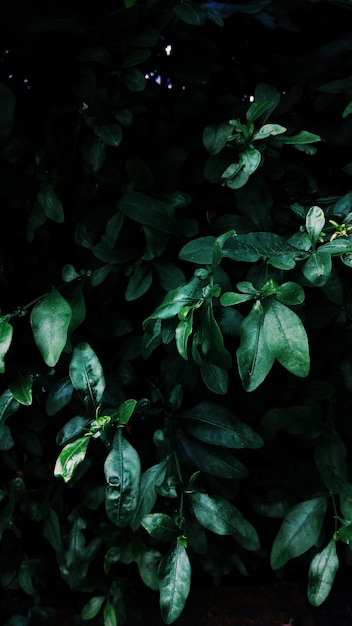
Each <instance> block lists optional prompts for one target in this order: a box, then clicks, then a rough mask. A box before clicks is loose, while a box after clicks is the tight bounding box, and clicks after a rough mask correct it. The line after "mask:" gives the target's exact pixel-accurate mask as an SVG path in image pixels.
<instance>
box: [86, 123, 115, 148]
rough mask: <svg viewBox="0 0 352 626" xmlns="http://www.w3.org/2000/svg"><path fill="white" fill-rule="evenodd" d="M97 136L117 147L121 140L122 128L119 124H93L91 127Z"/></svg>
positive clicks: (109, 144)
mask: <svg viewBox="0 0 352 626" xmlns="http://www.w3.org/2000/svg"><path fill="white" fill-rule="evenodd" d="M93 130H94V132H95V134H96V135H97V137H99V138H100V139H101V140H102V141H103V142H104V143H106V144H107V145H108V146H114V147H117V146H119V145H120V143H121V140H122V128H121V126H120V124H104V125H102V126H94V128H93Z"/></svg>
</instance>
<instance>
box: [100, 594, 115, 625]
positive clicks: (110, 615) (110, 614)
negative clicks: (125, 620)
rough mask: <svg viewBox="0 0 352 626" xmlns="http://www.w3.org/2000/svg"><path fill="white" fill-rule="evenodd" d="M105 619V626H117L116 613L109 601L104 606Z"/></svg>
mask: <svg viewBox="0 0 352 626" xmlns="http://www.w3.org/2000/svg"><path fill="white" fill-rule="evenodd" d="M103 618H104V626H117V618H116V612H115V609H114V607H113V605H112V604H111V602H110V601H109V600H107V602H106V604H105V606H104V612H103Z"/></svg>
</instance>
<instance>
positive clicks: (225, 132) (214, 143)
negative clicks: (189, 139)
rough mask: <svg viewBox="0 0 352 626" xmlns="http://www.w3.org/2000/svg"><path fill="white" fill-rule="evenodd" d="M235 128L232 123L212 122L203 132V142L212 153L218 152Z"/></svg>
mask: <svg viewBox="0 0 352 626" xmlns="http://www.w3.org/2000/svg"><path fill="white" fill-rule="evenodd" d="M232 131H233V128H232V126H231V124H229V123H228V122H225V123H223V124H212V125H210V126H206V128H205V129H204V132H203V144H204V146H205V147H206V149H207V150H208V152H209V153H210V154H218V153H219V152H220V151H221V150H222V149H223V148H224V147H225V146H226V144H227V142H228V140H229V139H230V138H231V135H232Z"/></svg>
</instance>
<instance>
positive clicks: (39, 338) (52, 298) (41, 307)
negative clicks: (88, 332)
mask: <svg viewBox="0 0 352 626" xmlns="http://www.w3.org/2000/svg"><path fill="white" fill-rule="evenodd" d="M71 316H72V310H71V307H70V305H69V304H68V302H67V301H66V300H65V299H64V298H63V297H62V296H61V295H60V293H59V292H58V291H56V289H55V288H54V287H53V288H52V290H51V292H50V293H47V294H46V295H45V296H44V298H43V299H42V300H41V301H40V302H39V303H38V304H36V306H35V307H34V308H33V310H32V313H31V326H32V332H33V337H34V341H35V343H36V346H37V348H38V349H39V351H40V353H41V355H42V357H43V359H44V361H45V363H46V364H47V365H48V366H49V367H54V366H55V365H56V363H57V362H58V360H59V358H60V356H61V353H62V351H63V349H64V347H65V345H66V341H67V330H68V327H69V324H70V321H71Z"/></svg>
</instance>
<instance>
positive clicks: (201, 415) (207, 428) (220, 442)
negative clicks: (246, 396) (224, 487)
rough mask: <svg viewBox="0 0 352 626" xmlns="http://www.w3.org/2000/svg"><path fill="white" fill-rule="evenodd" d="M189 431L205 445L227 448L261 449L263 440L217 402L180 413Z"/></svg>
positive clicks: (204, 403) (203, 404)
mask: <svg viewBox="0 0 352 626" xmlns="http://www.w3.org/2000/svg"><path fill="white" fill-rule="evenodd" d="M179 418H180V419H181V420H182V423H183V425H184V426H185V427H186V428H187V430H188V431H189V432H190V433H191V434H192V435H193V436H194V437H196V438H197V439H199V440H200V441H203V442H204V443H210V444H213V445H217V446H224V447H225V448H238V449H241V448H251V449H256V448H260V447H261V446H262V445H263V441H262V438H261V437H260V435H258V434H257V433H256V432H254V430H253V429H252V428H251V427H250V426H249V425H248V424H246V422H243V421H242V420H240V419H239V418H238V417H236V416H235V415H233V413H231V412H230V411H229V410H228V409H227V408H226V407H224V406H221V405H219V404H215V402H201V403H200V404H197V405H196V406H194V407H193V409H190V410H189V411H183V412H182V413H179Z"/></svg>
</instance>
